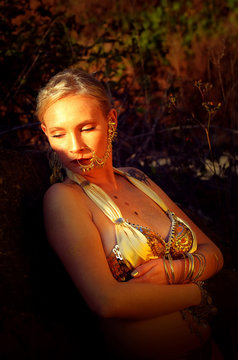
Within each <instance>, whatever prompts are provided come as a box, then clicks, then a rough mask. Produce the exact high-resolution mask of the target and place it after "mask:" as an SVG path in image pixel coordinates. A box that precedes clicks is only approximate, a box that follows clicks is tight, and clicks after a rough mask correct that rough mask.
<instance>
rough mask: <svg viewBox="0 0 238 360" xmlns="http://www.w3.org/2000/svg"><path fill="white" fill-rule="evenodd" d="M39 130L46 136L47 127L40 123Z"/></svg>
mask: <svg viewBox="0 0 238 360" xmlns="http://www.w3.org/2000/svg"><path fill="white" fill-rule="evenodd" d="M40 127H41V130H42V131H43V132H44V133H45V135H46V136H47V137H48V135H47V129H46V126H45V125H44V124H41V126H40Z"/></svg>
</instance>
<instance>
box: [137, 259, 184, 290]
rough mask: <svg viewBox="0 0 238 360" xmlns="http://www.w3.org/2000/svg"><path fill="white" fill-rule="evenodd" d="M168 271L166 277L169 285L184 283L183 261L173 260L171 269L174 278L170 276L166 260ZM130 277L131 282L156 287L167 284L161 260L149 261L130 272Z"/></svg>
mask: <svg viewBox="0 0 238 360" xmlns="http://www.w3.org/2000/svg"><path fill="white" fill-rule="evenodd" d="M165 262H166V265H167V270H168V275H169V278H170V281H171V283H173V284H181V283H183V282H184V278H185V274H184V270H185V260H184V259H179V260H173V261H172V267H173V272H174V278H173V275H172V269H171V265H170V263H169V261H168V260H165ZM131 275H132V276H133V279H132V280H131V281H136V282H141V283H142V282H144V283H151V284H157V285H165V284H169V279H168V275H167V274H166V271H165V268H164V260H163V259H161V258H160V259H155V260H149V261H147V262H146V263H144V264H142V265H140V266H138V267H137V268H136V269H135V270H133V271H132V273H131Z"/></svg>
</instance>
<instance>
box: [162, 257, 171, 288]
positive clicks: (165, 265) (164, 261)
mask: <svg viewBox="0 0 238 360" xmlns="http://www.w3.org/2000/svg"><path fill="white" fill-rule="evenodd" d="M163 264H164V270H165V274H166V276H167V279H168V283H169V284H170V285H171V280H170V277H169V271H168V268H167V264H166V260H165V256H163Z"/></svg>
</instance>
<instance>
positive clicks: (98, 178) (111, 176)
mask: <svg viewBox="0 0 238 360" xmlns="http://www.w3.org/2000/svg"><path fill="white" fill-rule="evenodd" d="M80 175H81V176H83V177H84V178H85V179H86V180H88V181H89V182H91V183H93V184H95V185H98V186H99V187H100V188H102V189H103V190H104V191H106V192H113V191H117V190H118V183H117V179H116V176H115V173H114V170H113V166H112V159H111V158H109V159H108V160H107V162H106V163H105V165H104V166H103V167H102V168H93V169H92V170H90V171H88V172H85V173H80Z"/></svg>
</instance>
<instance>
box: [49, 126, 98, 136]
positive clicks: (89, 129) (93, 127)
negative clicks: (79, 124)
mask: <svg viewBox="0 0 238 360" xmlns="http://www.w3.org/2000/svg"><path fill="white" fill-rule="evenodd" d="M94 129H95V126H92V127H90V128H88V129H82V130H81V132H83V131H92V130H94ZM62 136H64V135H63V134H59V135H52V137H53V138H61V137H62Z"/></svg>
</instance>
